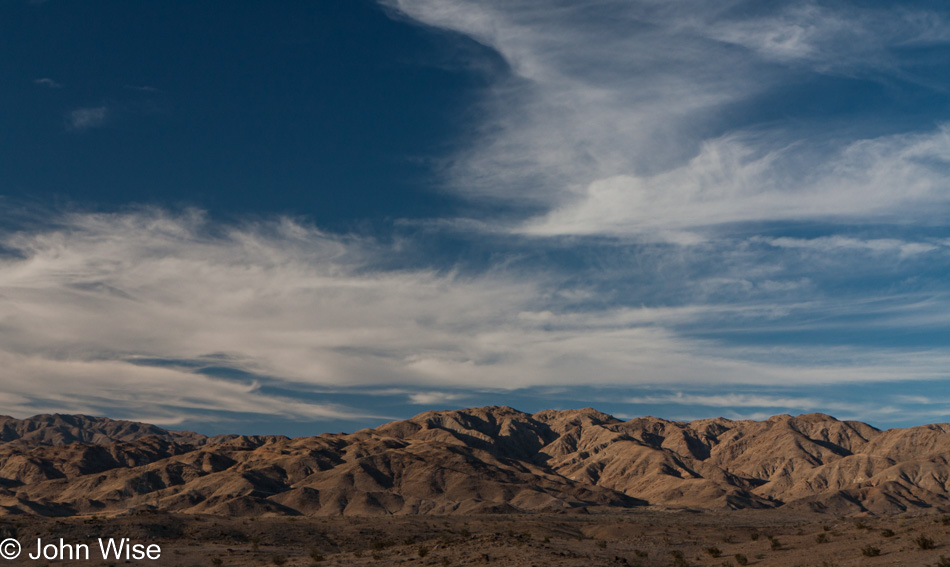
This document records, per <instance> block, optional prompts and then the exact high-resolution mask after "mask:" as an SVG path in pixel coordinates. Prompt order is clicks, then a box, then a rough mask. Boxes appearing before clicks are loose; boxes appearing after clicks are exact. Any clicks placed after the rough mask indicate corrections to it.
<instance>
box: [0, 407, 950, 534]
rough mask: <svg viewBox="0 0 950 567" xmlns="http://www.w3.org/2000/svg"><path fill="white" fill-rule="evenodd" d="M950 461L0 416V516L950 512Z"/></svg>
mask: <svg viewBox="0 0 950 567" xmlns="http://www.w3.org/2000/svg"><path fill="white" fill-rule="evenodd" d="M948 458H950V425H948V424H936V425H925V426H920V427H913V428H908V429H891V430H887V431H880V430H878V429H875V428H874V427H871V426H870V425H867V424H865V423H861V422H856V421H839V420H837V419H835V418H833V417H831V416H828V415H823V414H807V415H800V416H797V417H792V416H788V415H779V416H775V417H772V418H769V419H767V420H765V421H731V420H728V419H722V418H717V419H705V420H697V421H692V422H677V421H667V420H663V419H658V418H654V417H640V418H635V419H632V420H629V421H621V420H619V419H616V418H614V417H612V416H610V415H607V414H604V413H601V412H599V411H596V410H594V409H590V408H588V409H580V410H564V411H555V410H546V411H542V412H538V413H535V414H528V413H523V412H520V411H517V410H514V409H512V408H509V407H485V408H475V409H467V410H458V411H439V412H426V413H423V414H420V415H417V416H416V417H413V418H412V419H408V420H405V421H396V422H393V423H389V424H386V425H383V426H381V427H378V428H376V429H364V430H361V431H357V432H356V433H352V434H325V435H318V436H315V437H300V438H295V439H289V438H287V437H282V436H257V437H246V436H239V435H230V436H218V437H205V436H202V435H198V434H195V433H189V432H173V431H168V430H165V429H162V428H159V427H156V426H154V425H147V424H142V423H135V422H129V421H117V420H110V419H105V418H94V417H88V416H71V415H44V416H36V417H33V418H29V419H25V420H17V419H14V418H9V417H0V515H4V514H22V513H27V514H40V515H74V514H89V513H120V512H127V511H135V510H141V509H150V508H159V509H163V510H169V511H178V512H186V513H203V514H227V515H258V514H288V515H299V514H303V515H315V516H324V515H387V514H470V513H504V512H542V511H543V512H578V511H581V512H583V511H587V510H590V509H592V508H597V507H636V506H658V507H669V508H701V509H738V508H774V507H779V506H787V507H790V508H794V509H804V510H814V511H818V512H831V513H836V514H848V513H857V512H868V511H869V512H874V513H897V512H904V511H925V510H950V490H948V482H950V464H948Z"/></svg>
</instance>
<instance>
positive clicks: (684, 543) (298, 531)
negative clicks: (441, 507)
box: [0, 509, 950, 567]
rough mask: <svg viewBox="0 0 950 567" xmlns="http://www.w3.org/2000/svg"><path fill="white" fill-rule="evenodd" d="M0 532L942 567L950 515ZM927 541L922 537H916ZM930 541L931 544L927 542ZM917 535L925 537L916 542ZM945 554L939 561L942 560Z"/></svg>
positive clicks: (400, 520)
mask: <svg viewBox="0 0 950 567" xmlns="http://www.w3.org/2000/svg"><path fill="white" fill-rule="evenodd" d="M0 530H2V534H4V536H5V537H9V536H10V535H13V534H15V535H16V537H17V539H19V540H20V541H22V542H23V544H24V551H23V555H21V557H20V558H19V559H17V560H13V561H6V562H5V563H6V564H9V565H64V566H67V565H120V564H126V563H127V562H126V561H124V560H123V561H102V560H101V559H100V558H99V557H98V555H97V554H98V551H96V550H94V551H93V553H92V559H91V560H90V561H55V560H54V561H45V560H42V559H41V560H38V561H34V560H31V559H29V558H27V557H26V554H27V553H28V552H30V551H31V549H33V548H35V541H36V539H37V538H43V540H44V542H50V541H56V540H58V538H60V537H61V538H63V539H64V541H66V542H71V543H75V542H83V541H88V542H94V541H95V540H96V538H98V537H128V538H130V540H131V541H133V542H141V543H155V544H158V545H160V546H161V548H162V556H161V558H160V559H157V560H154V561H149V560H142V561H132V562H131V563H132V564H141V565H156V566H157V565H161V566H181V567H215V566H219V565H220V566H235V567H244V566H265V565H276V566H280V565H285V566H287V567H292V566H293V567H296V566H343V565H374V566H384V565H396V564H408V565H413V564H414V565H437V566H443V565H444V566H451V565H492V566H499V567H501V566H511V567H514V566H518V567H522V566H524V567H529V566H533V567H545V566H549V567H555V566H569V565H570V566H574V565H578V566H580V565H584V566H598V565H601V566H611V565H617V566H621V565H625V566H633V565H640V566H643V567H647V566H673V567H679V566H685V565H695V566H710V565H714V566H736V565H760V566H775V567H786V566H787V567H793V566H795V567H797V566H802V567H805V566H816V567H831V566H839V567H845V566H858V565H860V566H865V565H866V566H878V565H879V566H885V565H887V566H898V565H911V566H924V565H938V566H942V565H950V517H948V516H944V515H919V516H909V515H904V516H888V517H870V516H868V517H835V516H830V515H826V514H813V513H804V514H800V515H789V514H787V513H783V512H782V511H781V510H739V511H730V512H709V511H703V512H700V511H664V510H650V509H636V510H626V511H622V512H617V511H605V512H604V513H597V512H593V513H589V514H573V515H572V514H531V515H503V516H499V515H480V516H443V517H432V516H426V517H418V516H416V517H393V518H367V517H352V518H348V517H336V518H302V517H299V518H293V517H290V518H288V517H249V518H222V517H216V516H200V515H196V516H186V515H172V514H166V513H157V512H144V513H135V514H128V515H121V516H115V517H108V518H107V517H72V518H61V519H48V518H38V517H22V518H9V517H8V518H5V519H4V520H3V521H2V522H0ZM922 537H923V538H926V539H921V538H922ZM928 542H932V548H930V549H924V548H926V547H929V546H928ZM921 544H923V545H921ZM943 557H947V559H943V563H941V560H942V558H943Z"/></svg>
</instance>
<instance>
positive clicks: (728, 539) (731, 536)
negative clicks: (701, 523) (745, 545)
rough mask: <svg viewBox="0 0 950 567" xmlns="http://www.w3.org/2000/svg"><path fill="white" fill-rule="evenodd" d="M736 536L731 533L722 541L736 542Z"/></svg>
mask: <svg viewBox="0 0 950 567" xmlns="http://www.w3.org/2000/svg"><path fill="white" fill-rule="evenodd" d="M735 542H736V538H735V536H734V535H732V534H729V535H727V536H726V537H724V538H722V543H735Z"/></svg>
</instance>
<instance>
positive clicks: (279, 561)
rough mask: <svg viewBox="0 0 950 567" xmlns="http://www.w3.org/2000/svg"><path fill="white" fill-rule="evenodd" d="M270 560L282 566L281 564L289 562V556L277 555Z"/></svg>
mask: <svg viewBox="0 0 950 567" xmlns="http://www.w3.org/2000/svg"><path fill="white" fill-rule="evenodd" d="M270 562H271V563H273V564H274V565H277V566H280V565H283V564H284V563H287V558H286V557H284V556H283V555H275V556H273V557H271V558H270Z"/></svg>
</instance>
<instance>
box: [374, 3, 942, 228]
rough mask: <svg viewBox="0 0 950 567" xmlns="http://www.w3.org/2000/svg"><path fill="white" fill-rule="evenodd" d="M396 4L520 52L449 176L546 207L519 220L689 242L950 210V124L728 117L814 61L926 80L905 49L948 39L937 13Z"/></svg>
mask: <svg viewBox="0 0 950 567" xmlns="http://www.w3.org/2000/svg"><path fill="white" fill-rule="evenodd" d="M385 4H387V5H389V6H391V7H393V8H394V9H396V10H399V11H400V13H402V14H404V15H406V16H407V17H409V18H412V19H414V20H416V21H418V22H422V23H424V24H427V25H431V26H435V27H439V28H444V29H450V30H453V31H457V32H460V33H462V34H465V35H468V36H470V37H472V38H474V39H475V40H477V41H479V42H481V43H483V44H485V45H488V46H490V47H491V48H493V49H495V50H496V51H497V52H498V53H499V54H500V55H501V56H502V57H504V59H505V60H506V61H507V62H508V63H509V65H510V68H511V72H512V75H513V76H512V77H511V78H499V80H498V82H497V84H496V87H495V88H494V89H492V90H490V91H489V94H488V95H487V96H486V100H484V101H483V103H482V105H481V107H480V108H479V110H480V111H481V112H480V113H479V116H480V117H483V120H484V121H483V122H482V123H481V124H480V125H477V127H475V128H473V129H472V132H473V134H472V139H471V140H470V145H469V147H468V148H467V149H466V150H464V151H462V152H461V153H459V154H458V155H456V156H454V159H453V160H452V161H451V162H449V163H447V164H446V165H445V168H446V169H445V173H446V179H447V183H448V185H449V186H451V187H453V188H454V189H456V190H457V191H459V192H461V193H462V194H464V195H466V196H468V197H470V198H473V199H488V200H501V201H504V202H507V203H509V204H531V205H532V206H534V207H536V208H535V209H533V210H538V209H540V210H542V211H543V212H542V213H541V214H539V215H537V216H535V217H534V218H531V219H529V220H528V221H527V222H525V223H523V224H520V225H518V226H515V227H510V226H508V227H505V228H508V229H511V230H514V231H515V232H520V233H526V234H531V235H536V236H557V235H611V236H630V235H633V236H636V237H638V238H652V239H653V240H666V241H670V242H677V243H682V244H689V243H699V242H703V241H705V240H706V239H708V237H707V236H704V234H703V233H704V229H706V228H707V227H710V226H715V225H721V224H726V223H739V222H761V221H789V220H793V221H799V220H809V221H814V220H822V221H835V222H840V221H842V220H844V221H846V222H854V221H856V220H868V219H874V220H886V221H895V220H896V221H899V222H905V221H906V220H907V219H908V218H915V216H918V215H927V216H929V217H930V218H935V219H938V218H945V213H946V211H947V208H948V204H950V202H948V201H950V199H948V195H950V193H948V191H947V182H946V172H947V169H948V161H947V159H946V156H947V155H950V154H948V151H950V143H948V130H947V129H946V128H940V129H937V130H936V131H931V132H924V133H905V134H902V135H894V134H890V135H885V136H876V137H868V136H867V135H865V136H863V137H860V136H856V135H855V133H854V132H857V131H860V130H861V129H860V128H855V127H854V125H853V124H852V125H848V126H846V127H841V126H839V127H837V129H832V128H833V125H832V124H829V122H828V121H827V120H822V119H815V118H814V117H809V116H804V117H801V118H799V117H796V119H795V121H793V123H792V122H790V123H787V124H786V123H782V122H779V123H775V122H774V121H772V122H768V123H764V124H754V123H753V125H751V126H750V125H749V124H748V123H746V124H744V125H743V126H741V127H740V126H735V125H730V124H729V123H728V119H727V118H725V116H728V115H730V113H732V114H733V115H734V114H735V109H736V108H737V105H740V104H746V105H749V106H750V107H752V108H753V109H755V108H757V107H761V106H765V105H772V106H779V107H781V106H783V105H786V104H793V105H794V103H795V101H794V100H790V99H788V98H783V97H784V96H785V95H784V94H782V93H783V92H784V89H783V88H782V87H784V86H787V85H795V84H796V82H802V81H807V80H808V79H807V75H808V74H813V73H820V74H828V73H831V74H840V75H846V76H855V75H862V76H867V77H873V79H874V80H887V79H889V78H892V77H900V78H901V80H907V81H915V80H917V79H915V77H914V76H913V72H915V70H919V69H920V68H921V67H920V62H919V61H909V60H904V59H901V57H900V56H899V54H898V51H900V50H901V49H904V48H906V47H908V46H911V45H922V44H930V45H932V44H937V43H946V42H948V41H950V25H948V23H947V22H946V21H945V18H943V17H942V16H940V15H939V14H935V13H932V12H929V11H926V10H916V9H914V8H911V7H897V8H891V9H884V8H880V9H870V8H862V7H856V6H836V7H825V6H821V5H819V4H816V3H806V4H793V3H789V4H770V5H769V6H762V7H760V8H757V9H756V10H754V11H751V12H750V11H749V10H748V9H746V8H744V7H740V4H741V3H738V2H715V3H710V2H699V1H684V2H652V1H646V0H640V1H619V0H618V1H612V0H608V1H604V2H597V3H595V4H593V5H592V4H589V3H577V2H567V1H561V0H552V1H550V2H546V3H543V4H539V3H537V2H526V1H520V0H495V1H492V0H487V1H478V2H475V1H471V0H386V2H385ZM750 14H751V15H750ZM737 47H739V48H741V49H737ZM790 64H794V65H796V66H797V67H796V69H795V70H794V71H790V70H789V65H790ZM921 80H922V79H921ZM756 97H760V98H758V99H757V98H756ZM762 97H765V98H762ZM802 121H804V122H805V124H804V126H803V124H802ZM809 121H810V122H809ZM878 125H879V124H878ZM865 131H875V130H873V129H868V130H865ZM877 131H880V130H877ZM891 132H893V130H891ZM941 215H943V217H941ZM937 222H941V221H937Z"/></svg>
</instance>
